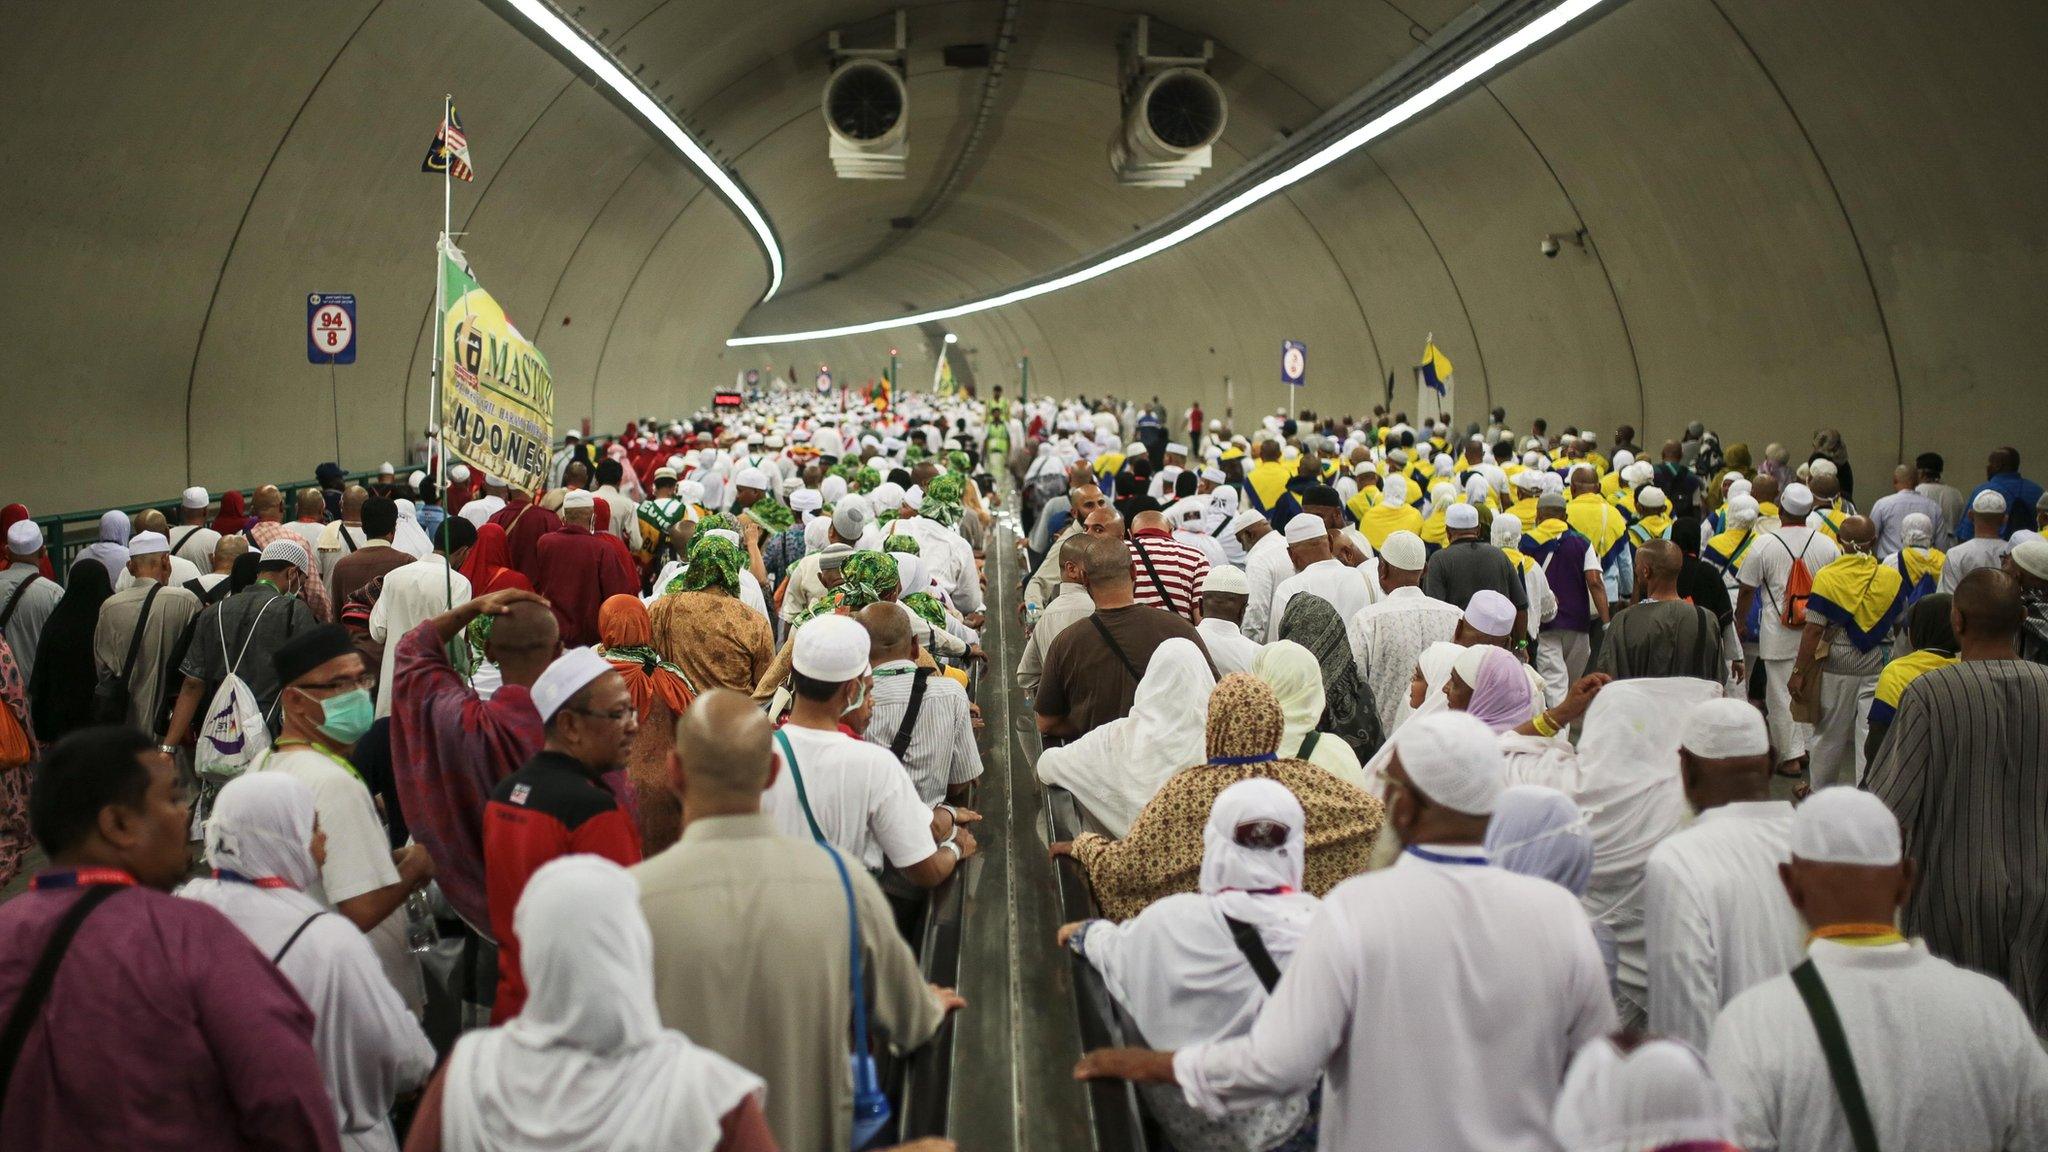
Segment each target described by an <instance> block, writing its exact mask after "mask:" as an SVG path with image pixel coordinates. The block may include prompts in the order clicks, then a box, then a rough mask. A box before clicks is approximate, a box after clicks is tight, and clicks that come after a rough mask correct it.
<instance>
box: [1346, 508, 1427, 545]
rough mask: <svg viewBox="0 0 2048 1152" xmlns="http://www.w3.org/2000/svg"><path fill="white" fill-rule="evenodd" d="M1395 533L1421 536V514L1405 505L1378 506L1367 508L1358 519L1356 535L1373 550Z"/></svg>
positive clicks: (1384, 543)
mask: <svg viewBox="0 0 2048 1152" xmlns="http://www.w3.org/2000/svg"><path fill="white" fill-rule="evenodd" d="M1396 532H1413V533H1415V534H1416V535H1418V536H1419V535H1421V534H1422V513H1421V512H1418V511H1416V510H1415V509H1413V508H1410V507H1409V506H1408V505H1406V504H1380V505H1378V506H1377V507H1373V508H1368V509H1366V510H1365V512H1364V513H1363V514H1362V515H1360V516H1359V517H1358V533H1359V535H1361V536H1364V537H1365V539H1366V541H1367V542H1368V543H1370V544H1371V545H1372V546H1373V548H1374V549H1375V550H1378V549H1379V548H1382V547H1384V546H1385V545H1386V543H1387V537H1389V536H1392V535H1393V534H1394V533H1396Z"/></svg>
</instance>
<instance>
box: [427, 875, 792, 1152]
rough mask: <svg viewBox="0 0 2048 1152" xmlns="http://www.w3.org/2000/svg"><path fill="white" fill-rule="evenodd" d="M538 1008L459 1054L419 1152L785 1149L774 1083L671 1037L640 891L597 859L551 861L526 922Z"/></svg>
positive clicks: (523, 932)
mask: <svg viewBox="0 0 2048 1152" xmlns="http://www.w3.org/2000/svg"><path fill="white" fill-rule="evenodd" d="M512 916H513V924H514V926H515V927H516V928H517V930H518V932H519V942H520V947H521V949H522V952H521V955H520V958H519V959H520V965H521V967H522V969H523V970H524V971H525V973H526V983H527V988H528V994H527V998H526V1007H525V1008H524V1009H523V1010H522V1011H521V1012H520V1013H519V1015H518V1016H517V1017H515V1018H514V1019H513V1020H512V1021H511V1022H510V1023H507V1024H505V1025H503V1026H501V1027H497V1028H486V1029H483V1030H481V1031H477V1032H471V1033H469V1034H468V1035H466V1036H464V1037H463V1038H462V1039H461V1040H460V1041H458V1042H457V1043H456V1045H455V1051H454V1052H453V1053H451V1054H450V1055H449V1057H448V1065H447V1067H446V1068H445V1069H444V1070H443V1071H442V1073H441V1075H440V1076H439V1077H437V1078H436V1079H435V1081H434V1085H433V1087H432V1088H431V1089H429V1090H428V1093H427V1097H426V1099H425V1100H424V1101H423V1102H422V1103H421V1106H420V1112H419V1116H418V1117H417V1118H416V1119H415V1120H414V1122H413V1132H412V1138H411V1139H410V1140H409V1141H407V1144H406V1150H407V1152H426V1150H438V1149H443V1148H445V1149H448V1152H542V1150H546V1152H600V1150H604V1152H655V1150H657V1149H659V1150H662V1152H671V1150H672V1152H710V1150H711V1149H719V1150H721V1152H732V1150H736V1149H753V1148H772V1147H773V1146H774V1143H773V1137H771V1136H770V1135H769V1133H768V1122H767V1119H766V1118H765V1116H764V1115H763V1114H762V1111H761V1093H762V1087H763V1086H762V1081H761V1078H760V1077H758V1076H756V1075H754V1074H753V1073H751V1072H748V1071H747V1070H746V1069H744V1068H742V1067H740V1066H739V1065H737V1064H735V1063H733V1062H732V1061H730V1060H728V1059H726V1058H725V1057H723V1056H720V1055H718V1054H716V1053H714V1052H710V1051H708V1050H706V1049H703V1048H699V1047H697V1046H696V1045H695V1044H692V1043H691V1042H690V1040H689V1038H688V1037H686V1036H684V1035H683V1034H682V1033H680V1032H677V1031H674V1030H673V1029H667V1028H663V1027H662V1026H661V1014H660V1011H659V1010H658V1009H657V1008H656V1007H655V1003H654V938H653V936H652V935H651V934H650V933H649V932H648V930H647V920H646V918H645V917H644V916H643V915H642V914H641V912H640V885H639V884H638V883H637V882H635V881H634V879H633V877H632V875H631V874H630V873H628V872H627V871H626V870H625V869H623V868H621V867H619V866H618V865H616V864H614V863H612V862H611V861H609V860H605V859H602V858H600V857H597V856H586V855H576V856H563V857H559V858H557V859H555V860H552V861H549V862H548V863H547V864H545V865H543V866H542V867H541V868H540V870H539V871H537V872H535V873H534V874H533V878H532V879H531V880H528V881H527V884H526V891H525V892H524V893H522V894H521V895H520V897H519V905H518V907H517V909H516V910H515V911H514V912H513V914H512Z"/></svg>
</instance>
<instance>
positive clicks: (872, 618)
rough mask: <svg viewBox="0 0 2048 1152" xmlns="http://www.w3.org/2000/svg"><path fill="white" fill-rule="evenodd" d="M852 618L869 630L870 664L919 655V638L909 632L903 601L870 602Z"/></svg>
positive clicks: (907, 658)
mask: <svg viewBox="0 0 2048 1152" xmlns="http://www.w3.org/2000/svg"><path fill="white" fill-rule="evenodd" d="M853 618H854V619H856V620H858V621H860V626H861V627H863V628H865V629H867V630H868V663H869V664H870V665H876V664H883V663H887V662H888V661H890V660H915V659H916V658H917V641H916V640H915V639H914V638H912V636H911V635H910V613H908V612H906V611H904V609H903V606H902V605H901V604H896V603H893V602H888V601H885V602H883V603H880V604H870V605H868V606H867V607H865V608H863V609H861V610H860V611H858V612H856V613H854V615H853Z"/></svg>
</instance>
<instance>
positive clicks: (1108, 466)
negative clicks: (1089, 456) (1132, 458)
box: [1095, 452, 1124, 476]
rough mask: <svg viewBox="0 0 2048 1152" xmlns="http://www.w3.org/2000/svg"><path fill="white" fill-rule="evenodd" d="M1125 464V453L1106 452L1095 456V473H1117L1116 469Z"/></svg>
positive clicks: (1111, 474) (1104, 474)
mask: <svg viewBox="0 0 2048 1152" xmlns="http://www.w3.org/2000/svg"><path fill="white" fill-rule="evenodd" d="M1123 466H1124V454H1123V453H1121V452H1104V453H1103V454H1102V455H1100V456H1097V457H1096V458H1095V474H1096V475H1097V476H1113V475H1115V474H1116V470H1117V469H1119V468H1121V467H1123Z"/></svg>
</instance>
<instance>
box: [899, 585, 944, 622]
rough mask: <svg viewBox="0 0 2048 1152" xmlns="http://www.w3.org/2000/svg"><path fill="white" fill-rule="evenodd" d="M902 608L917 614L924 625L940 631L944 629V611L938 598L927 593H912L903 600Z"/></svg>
mask: <svg viewBox="0 0 2048 1152" xmlns="http://www.w3.org/2000/svg"><path fill="white" fill-rule="evenodd" d="M903 606H904V607H905V608H908V609H910V610H911V611H912V612H915V613H917V614H918V617H919V618H920V619H922V620H923V621H924V622H925V623H927V624H929V625H931V626H932V627H934V628H937V629H939V630H940V631H942V632H943V631H945V628H946V609H945V606H944V605H942V604H940V603H939V598H938V597H937V596H934V595H932V594H931V593H929V592H912V593H911V594H910V595H908V596H905V597H904V598H903Z"/></svg>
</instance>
